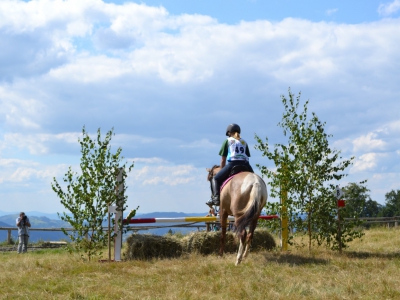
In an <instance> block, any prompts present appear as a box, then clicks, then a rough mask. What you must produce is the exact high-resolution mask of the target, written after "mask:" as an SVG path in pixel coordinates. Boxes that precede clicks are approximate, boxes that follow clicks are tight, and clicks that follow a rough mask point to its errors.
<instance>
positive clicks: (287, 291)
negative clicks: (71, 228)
mask: <svg viewBox="0 0 400 300" xmlns="http://www.w3.org/2000/svg"><path fill="white" fill-rule="evenodd" d="M398 245H400V231H399V230H394V229H391V230H389V229H374V230H369V231H366V235H365V237H364V238H363V239H362V240H359V241H355V242H353V243H352V244H351V245H350V246H351V247H350V249H349V250H346V251H344V253H343V254H342V255H340V254H338V253H335V252H332V251H329V250H326V249H325V248H319V249H316V250H314V252H313V253H311V254H309V253H308V251H307V250H306V249H291V251H289V252H287V253H282V252H280V251H278V250H273V251H270V252H267V251H262V252H257V253H250V256H249V257H248V258H247V259H246V260H245V261H244V262H243V263H242V265H240V266H239V267H235V265H234V261H235V254H228V255H225V256H224V257H223V258H220V257H218V256H216V255H209V256H202V255H200V254H190V255H188V256H184V257H181V258H176V259H164V260H158V259H157V260H156V259H155V260H150V261H137V260H133V261H126V262H120V263H98V262H90V263H84V262H80V261H79V259H78V258H77V257H74V256H70V255H68V254H67V253H64V252H60V250H49V251H46V252H44V251H43V252H37V253H28V254H25V255H17V254H16V253H3V254H0V287H1V291H0V298H1V299H17V298H20V299H400V268H399V267H400V252H399V247H398Z"/></svg>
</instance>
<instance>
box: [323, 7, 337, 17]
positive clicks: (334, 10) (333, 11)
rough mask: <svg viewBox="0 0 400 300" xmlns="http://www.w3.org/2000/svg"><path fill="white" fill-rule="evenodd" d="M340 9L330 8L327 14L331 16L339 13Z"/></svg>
mask: <svg viewBox="0 0 400 300" xmlns="http://www.w3.org/2000/svg"><path fill="white" fill-rule="evenodd" d="M338 10H339V9H337V8H332V9H328V10H327V11H326V14H327V15H328V16H331V15H333V14H335V13H337V12H338Z"/></svg>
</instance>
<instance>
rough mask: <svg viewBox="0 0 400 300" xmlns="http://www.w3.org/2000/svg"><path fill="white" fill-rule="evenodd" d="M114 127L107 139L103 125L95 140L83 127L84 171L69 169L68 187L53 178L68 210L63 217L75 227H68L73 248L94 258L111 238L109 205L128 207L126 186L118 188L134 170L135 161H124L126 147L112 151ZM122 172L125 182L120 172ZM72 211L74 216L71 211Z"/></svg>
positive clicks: (64, 180) (81, 165)
mask: <svg viewBox="0 0 400 300" xmlns="http://www.w3.org/2000/svg"><path fill="white" fill-rule="evenodd" d="M113 135H114V132H113V129H111V130H110V131H108V132H107V133H106V136H105V138H104V140H103V139H102V138H101V131H100V128H99V129H98V130H97V137H96V138H95V139H92V138H91V137H90V136H89V134H88V133H87V132H86V130H85V127H83V129H82V138H81V139H79V140H78V142H79V144H80V145H81V153H82V157H81V162H80V169H81V170H80V171H81V172H80V174H78V173H76V172H74V171H72V168H71V167H69V168H68V172H67V173H66V174H65V177H64V178H63V182H65V183H67V185H66V190H65V188H64V189H63V187H62V186H61V185H60V184H59V183H58V182H57V180H56V178H53V182H52V189H53V191H54V192H55V193H56V194H57V196H58V198H59V199H60V202H61V204H62V205H63V206H64V207H65V208H66V210H67V212H64V213H63V214H62V215H60V214H59V215H60V217H61V220H63V221H66V222H68V223H69V224H70V225H71V226H72V227H73V228H74V231H73V232H72V233H68V232H66V231H65V230H64V233H65V234H66V235H68V236H69V238H70V239H71V241H72V242H73V245H72V247H71V248H70V251H83V252H84V253H86V255H87V258H88V259H89V260H90V259H91V258H92V257H93V256H96V255H101V249H102V248H103V247H104V246H105V244H106V241H107V239H108V236H107V233H106V231H104V230H103V223H104V222H105V221H106V216H107V212H108V206H110V205H113V204H117V202H118V206H119V207H120V208H121V209H122V210H124V209H125V208H126V207H125V205H126V201H127V196H125V194H124V192H125V190H126V188H127V187H126V186H125V185H124V186H123V192H122V193H121V194H118V193H116V187H117V186H118V185H121V184H122V185H123V184H124V182H125V178H126V176H127V174H126V172H125V170H126V168H128V172H130V171H131V169H132V168H133V166H134V164H133V163H132V164H130V165H128V164H127V162H125V163H123V164H122V160H123V157H122V156H121V152H122V149H121V148H118V149H117V151H116V152H115V153H112V152H111V144H110V143H111V138H112V136H113ZM120 170H123V172H122V174H123V175H122V181H121V182H119V181H118V179H117V175H118V173H119V171H120ZM68 212H69V213H70V214H72V217H71V216H70V215H69V214H68Z"/></svg>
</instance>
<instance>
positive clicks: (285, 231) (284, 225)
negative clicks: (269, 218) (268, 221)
mask: <svg viewBox="0 0 400 300" xmlns="http://www.w3.org/2000/svg"><path fill="white" fill-rule="evenodd" d="M282 169H283V175H284V176H286V173H287V171H286V166H285V165H284V164H283V165H282ZM286 185H287V182H286V179H284V180H283V181H282V186H281V235H282V251H287V250H288V240H289V222H288V216H287V207H286V201H287V186H286Z"/></svg>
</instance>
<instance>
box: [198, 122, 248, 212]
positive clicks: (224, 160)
mask: <svg viewBox="0 0 400 300" xmlns="http://www.w3.org/2000/svg"><path fill="white" fill-rule="evenodd" d="M226 136H227V137H228V138H227V139H226V140H225V141H224V143H223V144H222V147H221V150H220V151H219V155H220V156H221V168H222V169H221V170H220V171H219V172H218V173H217V175H215V176H214V177H213V178H212V179H211V193H212V197H211V199H210V200H208V201H207V202H206V204H207V205H208V206H210V207H212V205H219V203H220V202H219V194H220V189H221V185H222V183H223V182H224V181H225V180H226V179H228V177H229V175H230V174H231V171H232V168H233V167H234V166H238V165H239V166H246V167H247V169H248V172H252V173H253V168H252V167H251V166H250V164H249V157H250V151H249V147H248V145H247V143H246V142H245V141H244V140H243V139H242V138H240V127H239V125H237V124H230V125H229V126H228V128H227V129H226Z"/></svg>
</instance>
